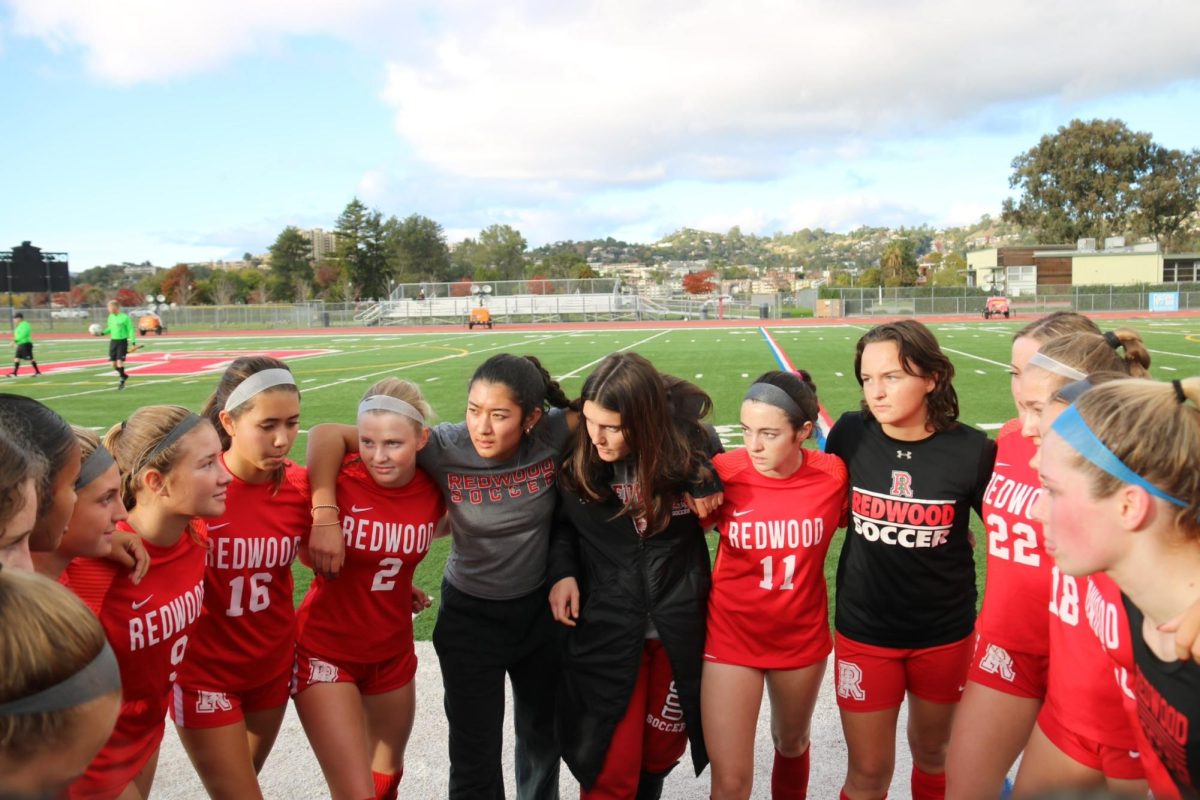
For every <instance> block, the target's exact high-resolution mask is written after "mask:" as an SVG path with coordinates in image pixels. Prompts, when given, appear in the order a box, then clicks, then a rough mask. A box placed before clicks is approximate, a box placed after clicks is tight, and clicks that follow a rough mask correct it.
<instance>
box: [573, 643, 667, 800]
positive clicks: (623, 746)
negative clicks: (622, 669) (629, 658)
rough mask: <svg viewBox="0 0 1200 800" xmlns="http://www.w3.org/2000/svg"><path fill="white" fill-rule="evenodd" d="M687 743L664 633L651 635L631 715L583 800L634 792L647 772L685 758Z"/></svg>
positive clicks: (620, 724) (614, 738)
mask: <svg viewBox="0 0 1200 800" xmlns="http://www.w3.org/2000/svg"><path fill="white" fill-rule="evenodd" d="M687 743H688V736H687V726H686V725H684V722H683V709H682V708H681V707H680V705H679V696H678V695H677V694H675V680H674V675H673V674H672V672H671V662H670V661H669V660H668V659H667V651H666V650H665V649H664V648H663V645H662V642H661V641H659V640H658V639H647V640H646V644H645V647H644V649H643V650H642V664H641V668H640V669H639V670H638V678H637V685H635V686H634V687H633V694H632V695H631V696H630V698H629V706H628V707H627V708H626V709H625V716H624V717H622V718H621V721H620V722H618V723H617V727H616V729H615V730H614V731H613V736H612V740H611V741H610V742H609V744H608V753H607V754H606V755H605V756H604V766H603V767H601V769H600V774H599V775H598V776H597V777H596V783H595V784H594V785H593V786H592V788H591V790H585V789H583V788H582V787H581V788H580V790H579V798H580V800H621V798H629V797H633V796H634V795H636V794H637V787H638V779H639V778H640V777H641V773H642V772H650V773H661V772H666V771H667V770H669V769H670V768H671V767H673V766H675V762H677V761H679V758H680V757H681V756H682V755H683V751H684V750H685V749H687Z"/></svg>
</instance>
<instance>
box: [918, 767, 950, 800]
mask: <svg viewBox="0 0 1200 800" xmlns="http://www.w3.org/2000/svg"><path fill="white" fill-rule="evenodd" d="M912 796H913V800H943V798H944V797H945V796H946V773H944V772H943V773H940V774H938V775H931V774H930V773H928V772H922V771H921V770H919V769H917V768H916V767H915V766H914V767H913V768H912Z"/></svg>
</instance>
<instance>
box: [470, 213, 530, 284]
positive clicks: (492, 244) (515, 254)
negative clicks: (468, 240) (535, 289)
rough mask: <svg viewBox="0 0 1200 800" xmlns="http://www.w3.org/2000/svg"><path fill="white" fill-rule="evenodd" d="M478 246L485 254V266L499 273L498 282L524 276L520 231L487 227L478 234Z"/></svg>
mask: <svg viewBox="0 0 1200 800" xmlns="http://www.w3.org/2000/svg"><path fill="white" fill-rule="evenodd" d="M479 245H480V246H481V247H482V248H483V250H484V253H485V254H486V262H485V265H486V266H487V267H491V268H493V269H495V270H497V271H498V272H499V279H500V280H508V281H514V280H520V279H521V278H523V277H524V276H525V248H526V247H527V246H528V245H527V243H526V242H525V237H524V236H522V235H521V233H520V231H518V230H517V229H516V228H513V227H511V226H509V225H489V226H487V227H486V228H484V229H483V230H482V231H480V232H479Z"/></svg>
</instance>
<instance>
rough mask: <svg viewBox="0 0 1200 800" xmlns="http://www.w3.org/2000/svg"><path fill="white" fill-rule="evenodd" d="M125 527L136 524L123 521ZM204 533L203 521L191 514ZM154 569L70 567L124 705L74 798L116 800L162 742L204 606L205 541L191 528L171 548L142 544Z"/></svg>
mask: <svg viewBox="0 0 1200 800" xmlns="http://www.w3.org/2000/svg"><path fill="white" fill-rule="evenodd" d="M118 527H119V528H120V529H121V530H126V531H128V530H131V528H129V527H128V526H127V525H126V524H125V522H120V523H118ZM192 528H193V529H194V530H196V531H197V532H198V533H199V534H200V535H201V536H202V537H203V535H204V529H205V526H204V522H203V521H202V520H199V519H193V520H192ZM145 545H146V552H147V553H148V554H149V555H150V560H151V567H150V571H149V572H147V573H146V577H145V578H143V579H142V582H141V583H139V584H137V585H134V584H133V583H132V582H131V581H130V580H129V571H128V570H126V569H125V568H124V567H122V566H119V565H118V564H116V563H115V562H112V561H108V560H106V559H84V558H78V559H75V560H74V561H72V562H71V564H70V566H69V567H67V570H68V573H69V578H70V586H71V589H72V590H73V591H74V592H75V593H76V594H77V595H78V596H79V597H80V599H82V600H83V601H84V603H85V604H86V605H87V606H88V607H89V608H91V609H92V611H94V612H95V613H96V615H97V616H98V617H99V618H100V622H101V624H103V625H104V632H105V634H106V635H107V636H108V641H109V644H111V645H112V649H113V652H114V653H116V656H117V663H118V664H119V665H120V668H121V691H122V703H121V714H120V716H119V717H118V718H117V725H116V728H114V729H113V732H112V736H111V737H109V740H108V742H107V743H106V744H105V745H104V747H103V748H101V750H100V752H99V754H97V755H96V758H95V759H93V760H92V763H91V764H90V765H89V766H88V769H87V772H86V773H84V775H83V777H82V778H80V779H79V780H78V781H76V782H75V783H73V784H72V785H71V789H70V796H71V797H72V798H85V797H86V798H89V800H95V798H111V797H116V796H117V795H118V794H120V792H121V790H123V789H124V788H125V786H127V785H128V784H129V782H130V781H132V780H133V778H134V776H136V775H137V773H138V772H139V771H140V770H141V769H142V767H143V766H144V765H145V764H146V761H147V760H148V759H149V758H150V756H151V755H153V753H154V751H155V749H156V748H157V747H158V745H159V742H161V741H162V735H163V727H164V720H165V718H166V715H167V702H168V697H169V694H170V691H171V682H172V681H174V680H175V673H176V670H177V669H178V668H179V665H180V663H181V662H182V661H183V656H184V652H185V651H186V650H187V646H188V637H189V635H190V633H191V631H192V629H193V627H194V625H195V623H196V620H197V619H198V618H199V617H200V610H201V608H202V607H203V606H204V553H205V548H204V545H201V544H198V543H197V542H196V541H195V540H194V539H193V538H192V535H191V534H190V533H188V532H187V531H185V532H184V534H183V535H182V536H181V537H180V538H179V541H178V542H176V543H175V544H174V545H172V546H171V547H157V546H155V545H153V544H151V543H150V542H145Z"/></svg>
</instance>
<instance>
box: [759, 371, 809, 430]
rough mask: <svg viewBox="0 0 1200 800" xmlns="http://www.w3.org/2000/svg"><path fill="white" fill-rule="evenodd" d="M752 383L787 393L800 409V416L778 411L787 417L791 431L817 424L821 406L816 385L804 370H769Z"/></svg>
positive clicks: (786, 411)
mask: <svg viewBox="0 0 1200 800" xmlns="http://www.w3.org/2000/svg"><path fill="white" fill-rule="evenodd" d="M754 383H767V384H770V385H771V386H775V387H777V388H779V389H782V390H783V391H785V392H787V395H788V397H790V398H792V402H794V403H795V404H796V407H797V408H798V409H800V414H796V413H795V412H792V411H788V410H786V409H782V408H781V409H779V410H780V411H782V412H783V415H784V416H785V417H787V420H788V422H789V423H790V424H791V426H792V430H795V431H799V430H800V429H801V428H803V427H804V426H805V424H806V423H809V422H811V423H812V424H813V425H816V424H817V418H818V417H820V416H821V406H820V404H819V403H818V402H817V385H816V384H815V383H813V381H812V376H811V375H809V374H808V373H807V372H805V371H804V370H800V371H799V372H781V371H780V370H777V369H776V370H771V371H770V372H764V373H763V374H762V375H759V376H758V377H757V378H755V379H754ZM801 415H803V416H801Z"/></svg>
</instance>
